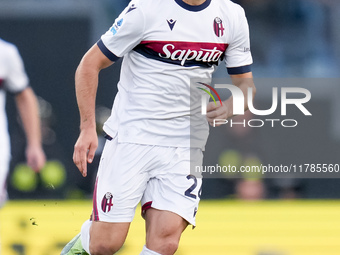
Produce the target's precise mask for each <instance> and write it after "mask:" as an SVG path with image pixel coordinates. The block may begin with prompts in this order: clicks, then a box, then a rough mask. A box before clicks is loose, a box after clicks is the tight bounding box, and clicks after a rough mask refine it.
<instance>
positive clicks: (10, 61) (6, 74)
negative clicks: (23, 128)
mask: <svg viewBox="0 0 340 255" xmlns="http://www.w3.org/2000/svg"><path fill="white" fill-rule="evenodd" d="M28 84H29V81H28V77H27V75H26V72H25V69H24V64H23V61H22V59H21V57H20V54H19V52H18V49H17V48H16V46H15V45H13V44H11V43H8V42H6V41H4V40H1V39H0V160H1V157H4V158H7V157H9V155H10V140H9V134H8V128H7V116H6V112H5V106H6V91H8V92H11V93H18V92H21V91H22V90H24V89H25V88H26V87H27V86H28Z"/></svg>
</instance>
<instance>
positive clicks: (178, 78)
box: [61, 0, 255, 255]
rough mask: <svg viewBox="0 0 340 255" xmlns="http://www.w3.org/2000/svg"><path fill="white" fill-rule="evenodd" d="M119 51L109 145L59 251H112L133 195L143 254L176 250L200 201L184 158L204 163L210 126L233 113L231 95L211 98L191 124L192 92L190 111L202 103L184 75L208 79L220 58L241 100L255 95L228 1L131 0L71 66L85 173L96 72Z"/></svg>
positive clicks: (91, 144) (239, 18)
mask: <svg viewBox="0 0 340 255" xmlns="http://www.w3.org/2000/svg"><path fill="white" fill-rule="evenodd" d="M123 56H124V60H123V63H122V68H121V76H120V81H119V84H118V91H119V92H118V94H117V95H116V98H115V101H114V106H113V109H112V113H111V116H110V118H109V119H108V120H107V121H106V123H105V124H104V131H105V132H106V133H107V141H106V144H105V147H104V150H103V154H102V158H101V161H100V165H99V169H98V174H97V181H96V185H95V190H94V197H93V214H92V219H91V220H89V221H87V222H85V223H84V224H83V226H82V230H81V234H80V235H78V236H76V237H75V238H74V239H73V240H72V241H71V242H70V243H69V244H68V245H66V247H65V248H64V249H63V251H62V252H61V254H63V255H64V254H68V255H69V254H88V253H89V254H92V255H99V254H100V255H106V254H107V255H112V254H114V253H115V252H117V251H118V250H119V249H120V247H121V246H122V245H123V243H124V241H125V238H126V236H127V233H128V230H129V226H130V223H131V221H132V219H133V217H134V213H135V209H136V206H137V204H138V203H139V202H140V201H141V204H142V215H143V217H144V218H145V221H146V245H145V246H144V247H143V250H142V252H141V254H142V255H147V254H150V255H151V254H153V255H156V254H163V255H169V254H173V253H175V251H176V250H177V247H178V243H179V240H180V237H181V234H182V232H183V231H184V230H185V228H186V227H187V225H189V224H191V225H193V226H195V216H196V212H197V208H198V202H199V200H200V193H201V184H202V178H201V177H197V176H194V175H193V174H191V173H190V164H194V165H202V150H203V149H204V146H205V143H206V140H207V137H208V132H209V125H208V122H209V123H212V122H213V120H214V119H215V118H216V119H227V118H230V117H231V116H232V115H233V107H232V102H233V100H232V97H231V98H229V99H228V100H226V101H224V102H223V104H222V102H221V104H218V105H216V106H215V104H214V103H213V102H212V103H209V104H208V106H207V116H204V115H202V114H199V116H195V118H196V117H197V118H198V121H197V125H196V124H195V125H194V126H193V125H190V117H192V114H191V111H190V110H191V106H190V98H194V102H196V104H194V105H195V106H196V107H195V110H197V109H198V110H199V112H200V108H201V104H200V102H201V94H200V92H199V91H200V90H198V89H196V90H194V92H192V91H190V80H191V79H199V80H204V79H210V78H211V75H212V73H213V71H214V70H215V66H216V65H217V64H218V62H219V61H220V60H222V59H223V58H225V65H226V67H227V68H228V72H229V74H230V75H231V78H232V81H233V83H234V85H235V86H238V87H239V88H240V89H241V91H242V92H243V94H244V96H245V98H247V91H248V88H253V93H255V89H254V84H253V80H252V73H251V69H250V66H251V64H252V57H251V53H250V45H249V31H248V24H247V20H246V17H245V14H244V11H243V9H242V8H241V7H240V6H239V5H236V4H234V3H232V2H231V1H229V0H224V1H212V0H165V1H156V0H140V1H139V0H133V1H131V2H130V4H129V5H128V7H127V8H126V9H125V10H124V11H123V12H122V13H121V15H120V16H119V17H118V18H117V19H116V21H115V23H114V24H113V26H112V27H111V28H110V29H109V30H108V31H107V32H106V33H105V34H104V35H103V36H102V37H101V39H100V40H99V41H98V42H97V43H96V44H95V45H94V46H93V47H92V48H91V49H90V50H89V51H88V52H87V53H86V54H85V56H84V57H83V59H82V61H81V63H80V65H79V67H78V69H77V72H76V77H75V80H76V81H75V82H76V95H77V102H78V107H79V111H80V135H79V138H78V140H77V142H76V145H75V150H74V154H73V160H74V162H75V164H76V165H77V167H78V168H79V170H80V172H81V173H82V175H83V176H84V177H85V176H86V175H87V163H92V162H93V158H94V154H95V151H96V148H97V145H98V138H97V133H96V122H95V97H96V91H97V86H98V74H99V72H100V70H101V69H104V68H107V67H109V66H110V65H111V64H112V63H114V62H115V61H117V60H118V59H119V58H120V57H123ZM197 86H198V84H197ZM195 88H196V86H195ZM191 92H192V93H191ZM245 108H247V105H246V104H245ZM207 120H208V121H207Z"/></svg>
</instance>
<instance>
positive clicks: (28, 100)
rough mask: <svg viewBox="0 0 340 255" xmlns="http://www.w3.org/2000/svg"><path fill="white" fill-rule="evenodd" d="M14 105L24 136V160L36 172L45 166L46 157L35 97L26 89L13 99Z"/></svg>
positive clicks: (28, 88) (30, 90) (29, 89)
mask: <svg viewBox="0 0 340 255" xmlns="http://www.w3.org/2000/svg"><path fill="white" fill-rule="evenodd" d="M15 101H16V105H17V107H18V110H19V114H20V117H21V120H22V123H23V127H24V131H25V134H26V140H27V146H26V160H27V164H28V165H29V166H30V167H31V168H32V169H33V170H34V171H36V172H38V171H39V170H41V169H42V168H43V166H44V165H45V161H46V157H45V154H44V152H43V149H42V144H41V129H40V119H39V109H38V102H37V99H36V96H35V95H34V92H33V90H32V89H31V88H30V87H27V88H26V89H24V90H23V91H22V92H20V93H19V94H17V95H16V97H15Z"/></svg>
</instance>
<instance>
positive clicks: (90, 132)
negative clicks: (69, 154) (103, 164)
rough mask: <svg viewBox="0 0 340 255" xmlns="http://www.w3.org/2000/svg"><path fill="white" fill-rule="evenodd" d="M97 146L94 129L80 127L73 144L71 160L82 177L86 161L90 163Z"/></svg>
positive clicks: (84, 172)
mask: <svg viewBox="0 0 340 255" xmlns="http://www.w3.org/2000/svg"><path fill="white" fill-rule="evenodd" d="M97 147H98V137H97V132H96V129H95V128H91V129H82V130H81V131H80V135H79V137H78V140H77V142H76V144H75V145H74V152H73V162H74V164H75V165H76V166H77V167H78V169H79V171H80V172H81V174H82V175H83V177H86V175H87V163H90V164H91V163H92V161H93V158H94V154H95V152H96V149H97Z"/></svg>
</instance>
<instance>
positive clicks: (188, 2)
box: [182, 0, 206, 5]
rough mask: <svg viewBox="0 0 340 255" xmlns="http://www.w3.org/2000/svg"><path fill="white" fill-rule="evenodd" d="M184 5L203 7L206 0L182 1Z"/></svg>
mask: <svg viewBox="0 0 340 255" xmlns="http://www.w3.org/2000/svg"><path fill="white" fill-rule="evenodd" d="M182 1H183V2H184V3H186V4H189V5H201V4H203V3H204V2H205V1H206V0H182Z"/></svg>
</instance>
